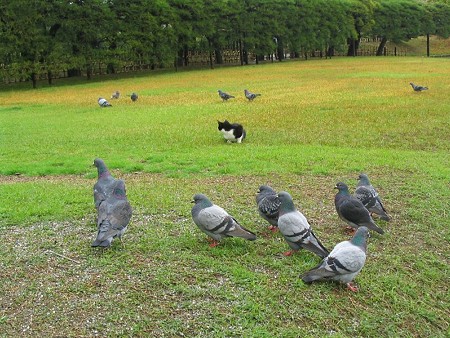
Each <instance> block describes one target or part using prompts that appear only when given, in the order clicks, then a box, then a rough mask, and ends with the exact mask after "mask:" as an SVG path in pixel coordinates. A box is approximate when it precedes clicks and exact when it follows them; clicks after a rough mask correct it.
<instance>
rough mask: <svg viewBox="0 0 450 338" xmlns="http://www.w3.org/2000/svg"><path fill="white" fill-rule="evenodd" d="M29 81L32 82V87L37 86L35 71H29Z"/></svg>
mask: <svg viewBox="0 0 450 338" xmlns="http://www.w3.org/2000/svg"><path fill="white" fill-rule="evenodd" d="M31 82H32V83H33V89H36V87H37V76H36V73H34V72H33V73H31Z"/></svg>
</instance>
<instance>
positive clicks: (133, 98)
mask: <svg viewBox="0 0 450 338" xmlns="http://www.w3.org/2000/svg"><path fill="white" fill-rule="evenodd" d="M130 98H131V101H133V102H136V101H137V99H138V94H136V93H132V94H131V95H130Z"/></svg>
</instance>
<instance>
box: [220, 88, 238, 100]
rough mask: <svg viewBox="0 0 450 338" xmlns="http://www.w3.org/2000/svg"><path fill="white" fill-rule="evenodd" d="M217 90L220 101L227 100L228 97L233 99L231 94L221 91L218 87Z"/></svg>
mask: <svg viewBox="0 0 450 338" xmlns="http://www.w3.org/2000/svg"><path fill="white" fill-rule="evenodd" d="M218 92H219V96H220V98H221V99H222V101H227V100H228V99H234V96H233V95H230V94H227V93H225V92H223V91H221V90H220V89H219V90H218Z"/></svg>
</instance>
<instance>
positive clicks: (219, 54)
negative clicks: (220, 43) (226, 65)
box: [215, 49, 223, 65]
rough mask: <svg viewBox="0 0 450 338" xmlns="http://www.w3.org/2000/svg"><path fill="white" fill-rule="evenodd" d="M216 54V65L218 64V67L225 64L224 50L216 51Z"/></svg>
mask: <svg viewBox="0 0 450 338" xmlns="http://www.w3.org/2000/svg"><path fill="white" fill-rule="evenodd" d="M215 53H216V63H217V64H218V65H221V64H223V55H222V50H220V49H216V50H215Z"/></svg>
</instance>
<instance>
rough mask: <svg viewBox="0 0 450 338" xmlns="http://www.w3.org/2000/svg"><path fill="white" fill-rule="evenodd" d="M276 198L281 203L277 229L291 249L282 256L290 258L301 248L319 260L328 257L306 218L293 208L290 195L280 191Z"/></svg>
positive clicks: (326, 251)
mask: <svg viewBox="0 0 450 338" xmlns="http://www.w3.org/2000/svg"><path fill="white" fill-rule="evenodd" d="M278 197H279V199H280V202H281V204H280V214H279V218H278V228H279V229H280V232H281V233H282V234H283V237H284V239H285V240H286V242H287V243H288V245H289V246H290V248H291V249H292V250H291V251H288V252H285V253H284V255H285V256H290V255H292V254H293V253H294V252H296V251H298V250H300V248H303V249H306V250H308V251H311V252H312V253H315V254H316V255H318V256H319V257H321V258H324V257H326V256H328V254H329V252H328V250H327V249H326V248H325V247H324V246H323V245H322V243H320V241H319V240H318V239H317V237H316V235H314V233H313V231H312V229H311V226H310V225H309V223H308V221H307V220H306V217H305V216H304V215H303V214H302V213H301V212H300V211H298V210H297V209H296V208H295V206H294V202H293V200H292V197H291V195H289V193H287V192H285V191H282V192H280V193H279V194H278Z"/></svg>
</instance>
